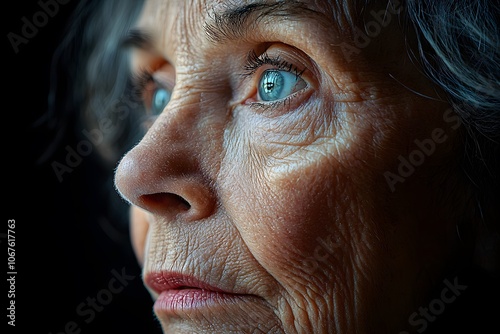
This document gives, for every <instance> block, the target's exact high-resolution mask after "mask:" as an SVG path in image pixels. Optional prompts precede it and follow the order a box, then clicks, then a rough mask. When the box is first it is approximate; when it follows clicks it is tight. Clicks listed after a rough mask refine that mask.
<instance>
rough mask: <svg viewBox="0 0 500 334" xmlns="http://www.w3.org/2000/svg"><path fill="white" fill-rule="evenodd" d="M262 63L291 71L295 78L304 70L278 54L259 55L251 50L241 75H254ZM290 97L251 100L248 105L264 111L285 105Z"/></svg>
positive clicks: (300, 75)
mask: <svg viewBox="0 0 500 334" xmlns="http://www.w3.org/2000/svg"><path fill="white" fill-rule="evenodd" d="M264 65H271V66H274V67H275V69H278V70H282V71H286V72H289V73H292V74H294V75H295V77H296V78H297V79H298V78H301V77H302V74H303V73H304V71H305V69H303V70H299V68H298V67H297V66H295V65H293V64H291V63H289V62H287V61H286V60H283V59H282V58H281V57H280V56H276V57H270V56H269V55H268V54H267V53H265V52H264V53H263V54H261V55H257V53H256V52H255V51H254V50H252V51H250V52H249V53H248V55H247V59H246V64H245V66H244V70H245V71H244V72H243V76H245V77H249V76H252V75H254V74H255V73H256V72H257V70H258V69H259V68H260V67H262V66H264ZM291 98H292V95H291V96H288V97H286V98H284V99H283V100H279V101H274V102H252V103H251V104H250V106H251V107H254V108H257V109H261V110H263V111H265V110H267V109H272V108H275V107H279V106H280V105H282V106H286V104H287V103H289V102H290V99H291Z"/></svg>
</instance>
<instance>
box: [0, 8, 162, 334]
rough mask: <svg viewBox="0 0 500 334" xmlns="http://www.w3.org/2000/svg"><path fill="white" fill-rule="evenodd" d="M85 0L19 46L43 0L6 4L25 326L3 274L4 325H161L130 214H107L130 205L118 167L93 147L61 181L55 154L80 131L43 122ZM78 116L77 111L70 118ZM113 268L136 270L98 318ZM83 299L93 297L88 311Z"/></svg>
mask: <svg viewBox="0 0 500 334" xmlns="http://www.w3.org/2000/svg"><path fill="white" fill-rule="evenodd" d="M44 1H46V0H44ZM77 3H78V1H76V0H74V1H69V3H68V4H64V5H60V6H59V9H58V12H57V14H56V15H54V16H53V17H51V18H49V20H48V22H47V24H45V25H43V26H41V27H40V28H39V29H38V33H37V34H36V35H35V36H34V37H32V38H30V39H29V40H28V43H26V44H21V45H20V46H19V52H18V53H15V52H14V49H13V47H12V45H11V43H10V41H9V39H8V34H9V33H10V32H13V33H16V34H19V35H21V34H22V32H21V29H22V26H23V22H22V20H21V19H22V17H26V18H27V19H28V20H29V21H31V22H32V18H33V15H34V14H35V13H36V12H38V11H40V10H41V7H40V5H39V4H38V1H33V0H29V1H11V2H8V3H4V4H3V9H2V14H3V17H4V20H3V24H4V27H3V36H4V37H3V44H2V45H3V49H2V51H3V52H2V54H3V55H4V57H2V60H3V65H2V67H3V70H4V71H3V72H4V73H7V75H3V76H2V81H3V85H2V86H3V89H2V91H3V101H2V102H3V103H2V105H3V107H2V110H3V113H2V114H3V122H2V125H3V128H4V129H5V130H4V131H3V134H2V135H3V138H4V139H3V142H2V147H3V148H4V151H3V154H2V165H3V166H4V167H3V171H2V175H3V184H2V193H3V194H2V222H1V225H2V227H1V229H0V233H2V234H3V235H2V236H3V237H2V238H1V239H0V241H1V244H0V245H1V247H0V249H1V253H2V256H1V259H2V262H3V264H2V268H3V269H2V271H3V272H5V273H6V272H7V240H6V238H5V233H6V232H7V220H8V219H15V222H16V227H15V236H16V244H15V250H16V270H17V275H16V283H15V286H16V291H15V295H16V296H15V303H16V304H15V305H16V321H15V323H16V326H15V327H12V326H7V321H8V320H9V319H8V318H6V315H7V313H8V311H7V310H6V308H7V307H8V302H9V299H8V298H7V292H8V286H7V285H5V282H6V279H3V280H2V281H3V285H2V292H1V295H2V301H3V303H2V310H3V311H2V317H1V319H2V322H3V323H2V326H3V325H6V328H7V331H6V332H5V331H3V333H53V334H55V333H66V332H71V331H66V330H65V327H66V326H67V324H68V323H70V322H72V321H73V322H75V323H76V325H74V326H75V327H76V329H74V330H73V332H74V333H160V330H159V324H158V323H157V321H156V319H155V318H154V316H153V312H152V301H151V299H150V297H149V294H148V293H147V291H146V290H145V288H144V286H143V283H142V281H141V276H140V268H139V267H138V265H137V263H136V261H135V258H134V256H133V253H132V250H131V247H130V242H129V236H128V229H127V227H126V226H124V223H123V222H110V221H108V220H106V218H103V217H105V216H106V215H105V214H103V212H105V211H106V210H108V206H109V205H115V206H116V205H118V206H123V208H124V210H126V205H125V203H124V202H123V201H121V200H120V199H119V198H118V197H117V196H118V195H117V194H116V195H114V194H113V192H114V190H113V189H112V184H110V174H111V173H112V170H109V169H105V168H103V167H102V166H101V165H100V164H99V163H98V160H97V157H96V153H95V152H93V153H92V154H90V155H88V156H86V157H84V159H83V160H82V162H81V163H80V164H79V165H78V166H77V167H76V168H74V170H73V171H72V172H71V173H66V174H65V175H64V179H63V182H59V181H58V179H57V177H56V175H55V173H54V170H53V168H52V167H51V163H52V162H54V161H59V162H62V163H63V162H64V160H65V158H66V154H67V151H66V150H65V147H66V146H70V147H72V148H75V147H76V145H77V144H78V140H79V139H78V136H77V134H75V131H74V130H73V126H72V124H68V125H67V126H66V127H61V126H58V127H57V128H56V129H50V128H48V127H47V126H46V125H45V124H44V123H43V122H38V120H39V119H40V117H42V116H43V115H44V114H45V113H46V112H47V96H48V92H49V89H50V85H51V82H50V71H51V67H50V63H51V59H52V56H53V52H54V50H55V48H56V47H57V46H58V44H59V43H60V41H61V38H62V37H63V36H64V33H65V30H64V28H65V27H66V24H67V20H68V17H69V15H70V13H71V12H72V10H73V9H74V8H75V7H76V5H77ZM60 75H64V73H62V74H60ZM76 119H77V115H74V117H73V118H71V119H70V122H76ZM56 136H60V137H59V141H58V144H57V146H56V149H55V150H54V152H53V154H51V155H49V157H48V159H46V160H45V161H41V162H40V161H39V158H40V157H41V155H42V154H43V153H44V152H46V150H47V148H49V147H51V145H52V144H53V143H54V142H55V138H56ZM110 194H111V195H110ZM113 196H116V198H115V197H113ZM113 270H115V271H116V272H119V273H122V272H125V273H126V275H128V276H133V277H134V278H133V279H131V280H129V281H127V286H125V287H124V288H123V290H122V291H121V292H119V293H115V294H111V299H110V300H109V302H108V304H107V305H104V306H102V309H101V308H100V307H98V310H99V311H98V312H97V311H96V312H95V313H94V317H93V319H90V313H89V311H88V310H91V309H92V307H90V306H89V304H88V299H87V298H96V297H97V296H98V295H99V294H100V296H101V298H106V297H107V296H109V294H107V293H106V292H101V290H103V289H105V290H109V288H108V285H109V283H110V282H111V281H112V279H113V277H114V276H113ZM2 277H5V276H4V275H2ZM119 287H120V284H116V283H115V288H119ZM81 303H84V304H85V306H84V307H83V308H82V309H81V311H82V312H80V314H79V313H78V312H77V307H78V306H79V305H80V304H81ZM83 311H87V312H83ZM89 320H91V321H89Z"/></svg>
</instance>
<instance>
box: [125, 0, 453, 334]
mask: <svg viewBox="0 0 500 334" xmlns="http://www.w3.org/2000/svg"><path fill="white" fill-rule="evenodd" d="M386 6H387V3H385V2H384V1H382V2H381V3H380V4H378V7H375V10H382V9H385V8H386ZM331 8H332V7H331V5H330V2H328V1H320V0H318V1H302V2H296V1H285V2H274V1H269V2H256V1H224V0H218V1H216V0H206V1H205V0H188V1H174V0H162V1H159V0H148V1H146V4H145V7H144V9H143V12H142V15H141V18H140V20H139V22H138V24H137V31H140V34H139V35H140V36H142V37H140V38H141V43H137V44H138V47H137V48H136V49H135V50H134V53H133V61H132V68H133V70H134V72H135V73H140V72H143V71H145V72H147V74H148V75H150V76H151V77H152V78H153V79H152V80H150V81H149V82H148V84H147V85H145V87H146V89H145V91H144V94H143V96H144V99H145V105H146V107H148V109H151V108H152V107H151V104H152V103H154V101H161V99H159V100H155V98H154V97H155V96H156V95H155V92H156V91H155V90H158V89H159V88H162V89H165V90H167V91H168V92H169V93H171V96H169V102H168V104H167V105H166V106H165V107H164V109H163V110H162V111H161V113H159V114H158V115H157V116H156V120H155V121H154V123H152V124H151V125H150V127H149V130H148V132H147V133H146V135H145V136H144V138H143V139H142V141H141V142H140V143H139V144H138V145H137V146H135V147H134V148H133V149H132V150H131V151H130V152H129V153H128V154H127V155H126V156H125V157H124V158H123V159H122V160H121V162H120V164H119V166H118V168H117V171H116V186H117V189H118V190H119V191H120V193H121V194H122V196H123V197H124V198H126V199H127V200H128V201H130V203H131V204H132V209H131V210H132V214H131V220H132V237H133V245H134V249H135V250H136V253H137V256H138V259H139V261H140V262H141V264H142V265H143V267H144V273H145V274H147V273H148V272H152V271H161V270H163V271H164V270H167V271H175V272H181V273H184V274H187V275H192V276H195V277H197V278H198V279H200V280H203V281H205V282H208V283H210V284H211V285H213V286H217V287H220V288H221V289H223V290H224V291H230V292H232V293H236V294H239V295H241V298H239V299H238V300H237V301H235V302H231V303H226V304H222V305H217V307H207V308H200V309H196V310H193V309H186V310H182V309H180V310H177V311H176V312H171V313H168V314H165V313H162V312H157V316H158V319H159V321H160V323H161V325H162V328H163V330H164V332H165V333H184V332H185V333H205V332H206V333H222V332H224V333H230V332H239V333H241V332H243V333H254V332H255V333H256V332H264V333H386V332H387V333H389V332H392V333H394V332H398V331H400V330H405V329H406V327H407V326H408V316H409V315H410V314H411V313H412V312H413V311H415V309H417V308H418V306H419V305H421V304H423V303H425V301H426V300H427V298H428V297H429V293H430V291H431V289H432V288H433V286H434V285H435V284H437V283H439V282H440V281H442V279H443V277H444V275H445V274H446V272H447V270H448V269H449V268H448V265H447V264H448V263H450V261H452V260H454V259H455V258H456V257H457V255H456V247H457V246H456V243H457V237H456V232H455V227H456V224H457V220H456V218H455V217H458V215H459V213H456V212H455V211H457V210H456V207H453V206H452V205H451V203H448V202H447V201H446V200H445V199H444V198H448V199H449V197H446V196H444V195H443V193H444V192H446V191H447V189H448V188H451V187H453V184H449V183H451V182H452V181H447V180H453V179H454V178H453V175H454V173H456V171H455V170H454V169H453V168H454V167H453V165H452V161H453V159H454V157H453V154H452V152H451V150H452V149H453V147H454V146H453V145H454V142H455V141H454V140H453V139H454V138H455V137H456V135H457V134H456V133H455V131H454V129H453V128H452V127H451V126H450V123H449V122H447V121H446V118H444V116H443V115H445V113H446V111H447V110H448V108H449V106H448V105H447V104H446V103H444V102H442V101H441V99H439V94H438V93H437V92H436V88H435V87H434V86H432V84H431V83H430V82H429V81H428V80H426V79H425V78H424V76H423V75H422V74H421V72H420V71H419V70H418V69H417V68H416V67H415V65H414V64H413V63H412V61H411V60H410V59H409V56H408V53H407V51H406V45H405V42H406V41H407V39H406V38H405V33H404V32H403V30H402V29H403V28H402V24H401V23H400V22H398V20H397V19H396V17H395V16H394V17H393V19H392V22H391V24H390V26H388V27H385V28H382V31H381V32H380V34H379V35H377V36H376V37H374V38H372V40H371V41H370V43H369V44H368V45H367V46H366V47H365V48H363V49H362V50H361V52H360V53H359V54H355V55H353V56H352V58H349V59H346V54H345V52H344V51H345V50H343V49H342V48H341V47H339V45H340V44H341V43H342V42H345V43H350V44H351V45H352V44H353V42H352V36H350V35H349V34H348V33H346V31H347V29H344V28H345V27H344V26H345V25H346V24H347V23H346V22H347V21H348V19H347V15H348V13H344V12H336V13H334V14H332V12H331ZM339 8H344V7H341V6H339ZM366 12H369V10H367V11H366ZM290 74H291V75H290ZM266 75H267V76H266ZM273 75H275V76H276V77H277V78H278V79H279V80H282V82H283V85H285V84H286V85H285V86H286V87H285V88H284V90H283V91H279V92H278V93H279V94H278V95H277V97H276V96H274V95H272V94H271V95H266V94H267V93H268V91H272V89H274V88H275V87H276V86H272V85H271V86H270V85H269V82H267V84H266V82H265V80H267V79H266V78H276V77H273ZM278 79H275V80H278ZM269 80H271V79H269ZM263 82H264V83H263ZM276 82H277V81H274V83H275V85H276ZM273 87H274V88H273ZM266 89H267V90H266ZM415 92H418V94H417V93H415ZM273 93H274V91H273ZM426 96H427V97H426ZM266 99H271V100H269V101H268V100H266ZM438 128H441V129H443V130H444V132H445V135H446V136H447V138H448V139H447V140H446V141H444V142H443V143H441V144H439V145H437V146H436V150H435V152H434V153H433V154H432V155H430V156H429V157H427V159H426V161H425V163H423V164H422V165H420V166H419V167H417V168H416V171H415V172H414V173H413V174H412V175H411V176H409V177H407V178H406V179H405V181H404V182H401V183H398V184H397V185H396V187H395V190H394V191H392V189H391V188H390V187H389V186H388V184H387V181H386V179H385V177H384V173H385V172H387V171H397V170H398V165H399V163H400V160H398V157H399V156H403V157H408V155H409V154H410V152H412V151H413V150H415V148H416V147H415V144H414V141H415V140H416V139H419V140H423V139H426V138H431V134H432V132H433V130H435V129H438ZM443 166H444V167H443ZM449 200H450V201H451V199H449ZM151 293H152V296H153V298H157V297H158V295H157V293H156V292H154V291H152V290H151Z"/></svg>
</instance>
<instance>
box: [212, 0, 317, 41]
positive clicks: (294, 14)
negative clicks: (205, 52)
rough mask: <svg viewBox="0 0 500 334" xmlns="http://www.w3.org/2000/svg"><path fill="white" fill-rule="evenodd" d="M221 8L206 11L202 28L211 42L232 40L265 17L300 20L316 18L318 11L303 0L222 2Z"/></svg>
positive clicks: (243, 36) (246, 32)
mask: <svg viewBox="0 0 500 334" xmlns="http://www.w3.org/2000/svg"><path fill="white" fill-rule="evenodd" d="M224 7H225V8H224V10H222V11H219V12H215V11H211V12H209V13H210V14H209V20H208V21H207V22H206V23H205V26H204V30H205V33H206V35H207V37H208V39H209V40H210V41H212V42H214V43H224V42H227V41H231V40H238V39H244V38H245V37H246V36H247V35H248V33H249V32H250V31H251V30H252V28H255V27H256V26H257V25H258V24H259V23H261V22H262V21H264V20H267V19H272V18H281V19H287V20H301V19H304V18H309V19H311V18H314V19H316V20H317V19H318V14H322V13H320V12H318V11H315V10H313V9H311V8H309V7H307V5H306V4H304V3H303V2H302V1H297V0H285V1H276V2H271V3H270V2H269V1H257V2H254V3H251V4H247V5H240V6H231V5H224Z"/></svg>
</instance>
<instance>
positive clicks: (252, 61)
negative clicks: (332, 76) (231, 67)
mask: <svg viewBox="0 0 500 334" xmlns="http://www.w3.org/2000/svg"><path fill="white" fill-rule="evenodd" d="M264 65H272V66H274V67H276V68H277V69H279V70H284V71H287V72H290V73H294V74H295V76H296V77H297V78H299V77H301V76H302V74H303V73H304V71H305V70H306V69H305V68H304V69H302V70H299V68H298V67H297V66H296V65H295V64H293V63H291V62H289V61H287V60H285V59H283V58H282V57H281V56H279V55H278V56H275V57H271V56H269V55H268V54H267V52H264V53H262V54H260V55H257V53H256V52H255V50H252V51H250V52H249V53H248V55H247V59H246V62H245V66H244V72H243V73H242V75H243V76H250V75H253V74H254V73H255V72H256V71H257V70H258V69H259V68H261V67H262V66H264Z"/></svg>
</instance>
